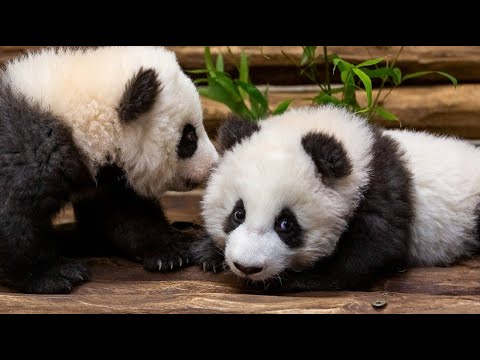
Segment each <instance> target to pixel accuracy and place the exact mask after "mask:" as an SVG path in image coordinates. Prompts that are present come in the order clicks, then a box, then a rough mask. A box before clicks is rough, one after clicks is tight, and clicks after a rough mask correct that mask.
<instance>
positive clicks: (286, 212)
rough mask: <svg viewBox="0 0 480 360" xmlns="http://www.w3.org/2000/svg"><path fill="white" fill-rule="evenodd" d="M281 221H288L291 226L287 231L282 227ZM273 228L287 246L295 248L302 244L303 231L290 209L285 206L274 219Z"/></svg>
mask: <svg viewBox="0 0 480 360" xmlns="http://www.w3.org/2000/svg"><path fill="white" fill-rule="evenodd" d="M282 221H288V222H289V223H290V225H291V228H290V229H289V230H288V231H285V230H283V229H282ZM274 228H275V231H276V232H277V234H278V236H279V237H280V239H282V240H283V242H284V243H285V244H287V245H288V246H289V247H291V248H295V247H298V246H300V245H301V244H302V242H303V238H302V235H303V231H302V228H301V226H300V225H299V223H298V221H297V218H296V217H295V214H294V213H293V211H292V210H290V209H288V208H285V209H283V210H282V211H280V213H279V214H278V216H277V218H276V219H275V226H274Z"/></svg>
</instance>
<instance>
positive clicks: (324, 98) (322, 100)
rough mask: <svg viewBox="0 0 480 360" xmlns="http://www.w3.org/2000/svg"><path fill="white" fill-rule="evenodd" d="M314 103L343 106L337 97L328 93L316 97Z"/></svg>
mask: <svg viewBox="0 0 480 360" xmlns="http://www.w3.org/2000/svg"><path fill="white" fill-rule="evenodd" d="M312 101H313V102H314V103H315V104H320V105H321V104H335V105H341V104H342V102H341V101H340V100H339V99H337V98H336V97H334V96H331V95H328V94H327V93H324V92H322V93H320V94H318V95H317V96H315V97H314V98H313V99H312Z"/></svg>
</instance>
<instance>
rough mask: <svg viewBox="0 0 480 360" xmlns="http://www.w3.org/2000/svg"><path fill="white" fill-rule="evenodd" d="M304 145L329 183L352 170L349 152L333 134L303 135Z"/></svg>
mask: <svg viewBox="0 0 480 360" xmlns="http://www.w3.org/2000/svg"><path fill="white" fill-rule="evenodd" d="M302 146H303V148H304V149H305V151H306V152H307V154H308V155H310V156H311V158H312V160H313V162H314V163H315V166H316V167H317V170H318V172H319V173H320V174H322V180H323V181H324V182H326V183H329V182H331V181H332V180H334V179H338V178H341V177H344V176H346V175H349V174H350V173H351V172H352V163H351V161H350V159H349V158H348V155H347V152H346V151H345V149H344V148H343V145H342V144H341V143H340V142H339V141H338V140H337V139H335V138H334V137H333V136H330V135H327V134H322V133H314V132H311V133H308V134H307V135H305V136H303V137H302Z"/></svg>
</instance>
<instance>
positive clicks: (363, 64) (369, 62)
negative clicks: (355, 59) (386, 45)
mask: <svg viewBox="0 0 480 360" xmlns="http://www.w3.org/2000/svg"><path fill="white" fill-rule="evenodd" d="M383 59H384V58H383V57H381V58H376V59H371V60H367V61H364V62H362V63H360V64H358V65H355V68H357V69H358V68H361V67H365V66H371V65H375V64H378V63H379V62H382V61H383Z"/></svg>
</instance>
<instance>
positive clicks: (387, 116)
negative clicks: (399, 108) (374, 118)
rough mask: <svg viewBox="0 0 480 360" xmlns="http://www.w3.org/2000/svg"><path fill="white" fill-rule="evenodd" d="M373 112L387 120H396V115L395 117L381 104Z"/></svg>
mask: <svg viewBox="0 0 480 360" xmlns="http://www.w3.org/2000/svg"><path fill="white" fill-rule="evenodd" d="M375 112H376V113H377V114H378V115H379V116H381V117H382V118H384V119H385V120H388V121H398V117H396V116H395V115H394V114H392V113H391V112H389V111H387V110H385V108H384V107H383V106H377V108H376V109H375Z"/></svg>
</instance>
